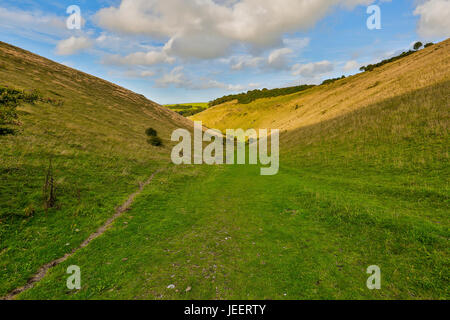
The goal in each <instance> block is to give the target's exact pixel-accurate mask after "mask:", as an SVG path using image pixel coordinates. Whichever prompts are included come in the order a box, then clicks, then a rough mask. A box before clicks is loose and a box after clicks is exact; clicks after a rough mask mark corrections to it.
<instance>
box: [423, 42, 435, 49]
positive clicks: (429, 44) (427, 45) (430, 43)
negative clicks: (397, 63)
mask: <svg viewBox="0 0 450 320" xmlns="http://www.w3.org/2000/svg"><path fill="white" fill-rule="evenodd" d="M433 44H434V43H433V42H429V43H427V44H426V45H424V46H423V47H424V48H428V47H431V46H432V45H433Z"/></svg>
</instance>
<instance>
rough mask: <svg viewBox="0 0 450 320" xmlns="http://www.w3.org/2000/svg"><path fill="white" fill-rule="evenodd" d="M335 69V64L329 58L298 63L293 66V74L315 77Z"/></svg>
mask: <svg viewBox="0 0 450 320" xmlns="http://www.w3.org/2000/svg"><path fill="white" fill-rule="evenodd" d="M333 70H334V65H333V64H332V63H331V62H330V61H327V60H324V61H320V62H311V63H307V64H296V65H294V66H293V67H292V75H294V76H302V77H305V78H313V77H317V76H320V75H323V74H326V73H328V72H331V71H333Z"/></svg>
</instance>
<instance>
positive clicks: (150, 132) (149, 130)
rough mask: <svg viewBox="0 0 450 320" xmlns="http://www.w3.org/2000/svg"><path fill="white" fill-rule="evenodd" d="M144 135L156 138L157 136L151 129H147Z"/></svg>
mask: <svg viewBox="0 0 450 320" xmlns="http://www.w3.org/2000/svg"><path fill="white" fill-rule="evenodd" d="M145 134H146V135H147V136H149V137H156V136H157V135H158V132H157V131H156V130H155V129H153V128H148V129H147V130H145Z"/></svg>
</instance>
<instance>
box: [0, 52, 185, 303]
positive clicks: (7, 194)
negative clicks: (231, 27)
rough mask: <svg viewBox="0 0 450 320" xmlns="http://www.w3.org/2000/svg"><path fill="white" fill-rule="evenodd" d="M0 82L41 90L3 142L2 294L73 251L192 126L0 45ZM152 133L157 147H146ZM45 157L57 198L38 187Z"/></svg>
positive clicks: (0, 166) (113, 89) (164, 162)
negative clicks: (47, 202) (159, 142)
mask: <svg viewBox="0 0 450 320" xmlns="http://www.w3.org/2000/svg"><path fill="white" fill-rule="evenodd" d="M0 86H3V87H4V86H8V87H9V88H14V89H19V90H27V91H31V90H38V91H39V92H40V94H41V95H42V100H43V101H48V100H49V99H50V100H52V101H58V103H57V104H56V103H55V104H51V103H45V102H42V101H40V102H37V103H35V104H27V103H22V104H21V105H20V106H19V109H18V115H19V118H18V122H19V125H18V126H17V125H16V126H12V127H11V126H10V127H11V128H13V129H14V130H16V131H17V132H16V134H15V135H4V136H0V181H1V183H0V273H1V281H0V296H2V295H3V294H5V293H6V292H8V291H9V290H11V289H13V288H15V287H17V286H18V285H19V284H23V283H24V281H26V279H27V278H28V277H29V276H30V275H31V274H32V273H34V272H36V270H37V268H38V267H39V266H41V265H42V264H44V263H47V262H49V261H51V260H52V259H55V258H58V257H60V256H62V255H63V254H64V253H66V252H69V251H70V250H71V249H72V248H75V247H77V246H78V245H79V244H80V243H81V241H82V240H84V239H85V238H87V236H88V235H89V234H90V233H92V232H93V231H94V230H96V228H97V227H98V226H99V225H100V224H102V223H103V222H104V221H105V220H106V219H107V218H108V217H109V216H111V215H112V214H113V213H114V209H115V207H117V206H118V205H119V204H121V203H122V202H123V201H124V200H125V199H126V198H127V197H128V195H129V194H130V193H132V192H134V191H135V190H136V189H137V187H138V183H140V182H142V181H144V180H145V179H146V178H147V177H148V176H149V175H150V174H151V173H152V172H153V171H154V170H155V168H157V167H161V166H166V165H167V163H168V162H169V161H170V159H169V156H168V155H169V154H170V153H169V152H170V142H169V140H170V133H171V132H172V131H173V130H174V129H175V128H179V127H189V126H191V124H190V121H188V120H186V119H185V118H183V117H181V116H179V115H178V114H175V113H173V112H171V111H169V110H167V109H166V108H163V107H161V106H159V105H157V104H156V103H154V102H151V101H149V100H147V99H145V98H144V97H143V96H141V95H138V94H135V93H133V92H131V91H128V90H126V89H124V88H121V87H119V86H116V85H114V84H112V83H109V82H106V81H104V80H101V79H98V78H95V77H93V76H89V75H87V74H85V73H82V72H79V71H76V70H74V69H71V68H68V67H65V66H62V65H59V64H57V63H54V62H52V61H49V60H47V59H44V58H42V57H39V56H36V55H34V54H32V53H30V52H27V51H24V50H21V49H19V48H16V47H13V46H10V45H8V44H5V43H0ZM149 127H153V128H154V129H156V130H157V131H158V135H159V136H160V137H161V138H162V139H163V142H164V146H163V147H160V148H156V147H152V146H151V145H149V144H148V143H147V141H146V140H147V137H146V135H145V129H147V128H149ZM50 159H52V167H53V171H54V180H55V183H56V196H57V202H56V205H55V208H53V209H50V210H49V211H48V212H47V213H45V212H44V208H43V191H42V190H43V186H44V183H45V177H46V174H47V172H48V168H49V162H50Z"/></svg>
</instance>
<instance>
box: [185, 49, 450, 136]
mask: <svg viewBox="0 0 450 320" xmlns="http://www.w3.org/2000/svg"><path fill="white" fill-rule="evenodd" d="M449 70H450V40H446V41H444V42H442V43H439V44H436V45H434V46H431V47H428V48H426V49H423V50H420V51H419V52H416V53H414V54H412V55H410V56H408V57H405V58H403V59H400V60H398V61H395V62H393V63H389V64H386V65H384V66H381V67H379V68H376V69H374V70H373V71H370V72H364V73H360V74H357V75H355V76H352V77H349V78H346V79H342V80H338V81H336V82H334V83H331V84H328V85H322V86H318V87H315V88H312V89H309V90H307V91H304V92H300V93H297V94H293V95H289V96H281V97H276V98H269V99H259V100H256V101H254V102H252V103H250V104H237V103H225V104H223V105H218V106H215V107H213V108H210V109H208V110H206V111H204V112H202V113H199V114H196V115H194V116H193V117H192V119H193V120H201V121H203V123H204V125H206V126H207V127H209V128H217V129H220V130H224V129H227V128H277V129H280V130H282V131H284V130H292V129H296V128H300V127H304V126H308V125H312V124H316V123H319V122H322V121H326V120H329V119H333V118H336V117H338V116H341V115H344V114H346V113H349V112H352V111H354V110H357V109H361V108H364V107H366V106H370V105H373V104H374V103H377V102H380V101H382V100H385V99H388V98H392V97H395V96H399V95H402V94H406V93H409V92H413V91H414V90H418V89H422V88H426V87H428V86H431V85H433V84H437V83H441V82H443V81H446V80H450V71H449Z"/></svg>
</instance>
